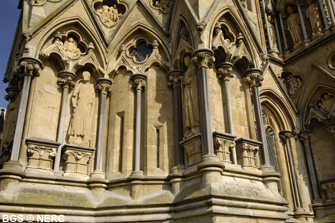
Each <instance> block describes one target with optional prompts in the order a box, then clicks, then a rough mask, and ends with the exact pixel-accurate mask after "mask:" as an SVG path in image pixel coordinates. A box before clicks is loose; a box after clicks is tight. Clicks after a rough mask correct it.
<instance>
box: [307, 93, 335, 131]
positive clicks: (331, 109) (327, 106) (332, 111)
mask: <svg viewBox="0 0 335 223" xmlns="http://www.w3.org/2000/svg"><path fill="white" fill-rule="evenodd" d="M307 114H308V115H307V116H306V117H307V118H306V119H305V122H304V124H305V125H307V126H308V125H309V124H310V122H311V120H312V119H313V118H316V119H318V120H319V121H322V122H324V123H326V124H327V126H328V127H329V128H330V127H331V126H334V125H335V95H334V94H333V93H330V92H328V91H323V92H321V93H320V94H319V95H318V97H317V99H316V100H315V102H310V104H309V111H308V113H307ZM329 130H330V131H331V130H332V129H329Z"/></svg>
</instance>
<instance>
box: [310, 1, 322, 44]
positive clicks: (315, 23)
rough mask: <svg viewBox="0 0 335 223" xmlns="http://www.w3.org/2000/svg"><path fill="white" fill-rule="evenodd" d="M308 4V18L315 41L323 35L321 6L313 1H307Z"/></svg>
mask: <svg viewBox="0 0 335 223" xmlns="http://www.w3.org/2000/svg"><path fill="white" fill-rule="evenodd" d="M307 4H308V5H309V7H308V9H307V10H306V17H307V18H309V22H310V23H311V26H312V32H313V33H312V36H313V39H314V38H315V37H318V36H320V35H321V30H322V28H321V24H322V23H321V18H320V11H319V6H318V4H317V3H313V2H312V0H307Z"/></svg>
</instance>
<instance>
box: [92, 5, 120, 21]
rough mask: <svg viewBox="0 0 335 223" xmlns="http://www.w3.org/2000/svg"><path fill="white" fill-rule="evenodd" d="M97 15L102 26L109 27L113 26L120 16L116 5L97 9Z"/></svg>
mask: <svg viewBox="0 0 335 223" xmlns="http://www.w3.org/2000/svg"><path fill="white" fill-rule="evenodd" d="M96 12H97V14H98V15H99V16H100V20H101V22H102V23H103V24H105V25H106V26H108V27H110V26H112V25H114V24H115V23H116V22H117V20H118V19H119V17H121V16H122V14H120V13H119V11H118V9H117V6H116V4H114V6H111V7H108V6H107V5H104V6H102V8H101V9H98V10H97V11H96Z"/></svg>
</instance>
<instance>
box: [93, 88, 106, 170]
mask: <svg viewBox="0 0 335 223" xmlns="http://www.w3.org/2000/svg"><path fill="white" fill-rule="evenodd" d="M106 98H107V95H106V94H100V109H99V110H100V111H99V129H98V136H97V137H98V140H97V154H96V156H97V158H96V163H95V170H98V171H102V151H103V142H104V132H105V113H106Z"/></svg>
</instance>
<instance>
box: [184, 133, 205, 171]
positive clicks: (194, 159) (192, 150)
mask: <svg viewBox="0 0 335 223" xmlns="http://www.w3.org/2000/svg"><path fill="white" fill-rule="evenodd" d="M180 144H182V145H183V146H184V148H185V151H186V155H187V159H186V162H187V165H188V166H191V165H193V164H196V163H199V162H200V161H201V156H202V152H201V134H196V135H194V136H191V137H189V138H187V139H185V140H183V141H182V142H180Z"/></svg>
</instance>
